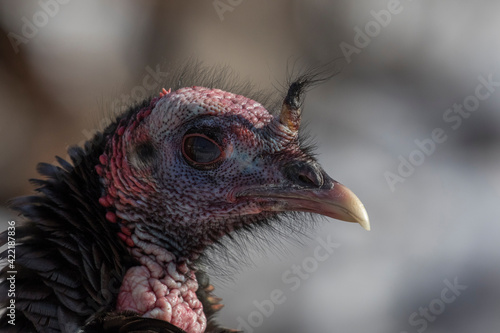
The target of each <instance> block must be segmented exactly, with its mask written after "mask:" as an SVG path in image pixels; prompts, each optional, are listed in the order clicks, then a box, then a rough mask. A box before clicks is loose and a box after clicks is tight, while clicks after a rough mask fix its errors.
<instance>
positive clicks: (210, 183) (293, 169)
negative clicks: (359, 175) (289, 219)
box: [97, 79, 369, 259]
mask: <svg viewBox="0 0 500 333" xmlns="http://www.w3.org/2000/svg"><path fill="white" fill-rule="evenodd" d="M307 84H308V82H307V81H306V80H304V79H302V80H298V81H296V82H293V83H292V84H291V85H290V88H289V91H288V93H287V95H286V97H285V99H284V102H283V106H282V109H281V113H280V115H279V116H276V117H274V116H273V115H272V114H271V113H270V112H268V110H266V109H265V108H264V107H263V106H262V105H261V104H260V103H258V102H256V101H254V100H252V99H249V98H246V97H244V96H241V95H236V94H233V93H230V92H226V91H222V90H219V89H209V88H203V87H187V88H181V89H179V90H177V91H173V92H170V90H169V91H166V90H163V91H162V93H161V94H160V97H159V98H155V99H153V100H151V102H150V103H149V104H148V105H145V106H144V107H143V108H142V109H140V110H138V111H137V112H136V114H135V115H134V116H133V117H129V119H126V120H122V123H120V124H119V125H118V127H117V130H116V131H115V133H114V134H113V135H112V136H111V137H110V138H109V140H108V143H107V146H106V150H105V153H104V154H103V155H102V156H101V158H100V162H101V164H100V165H98V166H97V172H98V173H99V174H100V175H101V177H102V182H103V184H104V188H105V193H103V197H102V198H101V200H100V202H101V204H102V205H104V206H105V207H107V208H108V213H107V215H106V217H107V218H108V220H110V222H114V223H116V222H118V224H119V227H120V232H119V235H120V237H121V238H122V239H123V240H124V241H125V243H126V244H127V245H129V246H133V245H134V242H137V239H135V238H134V234H141V233H143V234H146V235H148V236H147V238H148V239H154V240H155V242H156V243H157V244H158V245H160V246H162V247H164V248H166V249H168V251H170V252H172V253H174V254H175V255H176V256H178V257H181V258H191V259H192V258H196V257H197V256H198V255H199V254H200V253H201V252H202V250H203V249H204V248H205V247H206V246H208V245H210V244H212V243H213V242H215V241H217V240H218V239H219V238H221V237H222V236H223V235H225V234H228V233H230V232H232V231H233V230H236V229H240V228H242V227H244V226H245V225H249V224H252V223H256V222H258V221H262V220H265V219H267V218H269V217H272V216H275V215H277V214H279V213H280V212H285V211H302V212H313V213H319V214H323V215H326V216H330V217H334V218H337V219H340V220H345V221H352V222H359V223H360V224H361V225H362V226H363V227H365V228H367V229H368V228H369V224H368V217H367V215H366V211H365V210H364V207H363V205H362V204H361V202H360V201H359V199H358V198H357V197H356V196H355V195H354V194H353V193H352V192H350V191H349V190H348V189H347V188H346V187H344V186H342V185H341V184H339V183H337V182H335V181H334V180H332V179H331V178H330V177H329V176H328V175H327V174H326V173H325V171H324V170H323V169H322V168H321V166H320V165H319V164H318V163H317V162H316V161H315V159H314V158H313V157H312V156H311V155H310V154H308V153H307V152H306V150H305V149H303V147H301V145H300V141H299V139H298V130H299V127H300V108H301V103H302V94H303V92H304V90H305V87H306V86H307Z"/></svg>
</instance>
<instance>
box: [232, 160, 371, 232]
mask: <svg viewBox="0 0 500 333" xmlns="http://www.w3.org/2000/svg"><path fill="white" fill-rule="evenodd" d="M285 175H286V178H287V180H288V182H287V183H286V184H285V185H282V186H280V185H264V186H257V187H251V188H247V189H246V190H243V191H241V192H240V193H238V195H237V196H238V197H240V198H241V197H245V198H255V199H260V200H261V201H263V202H268V203H270V205H269V206H265V207H268V208H266V209H265V210H270V211H277V212H284V211H299V212H309V213H316V214H321V215H325V216H328V217H332V218H334V219H337V220H341V221H347V222H356V223H359V224H360V225H361V226H362V227H363V228H365V229H366V230H370V221H369V219H368V213H367V212H366V209H365V207H364V206H363V203H361V200H359V198H358V197H357V196H356V195H355V194H354V193H353V192H352V191H351V190H350V189H348V188H347V187H346V186H344V185H342V184H340V183H339V182H336V181H334V180H333V179H331V178H330V177H329V176H328V175H327V174H326V173H325V172H324V171H323V170H321V169H320V168H319V167H318V166H315V165H310V164H302V163H301V164H299V165H297V164H294V165H292V166H291V167H288V168H286V171H285Z"/></svg>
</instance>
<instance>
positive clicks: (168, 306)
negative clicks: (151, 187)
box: [116, 227, 207, 333]
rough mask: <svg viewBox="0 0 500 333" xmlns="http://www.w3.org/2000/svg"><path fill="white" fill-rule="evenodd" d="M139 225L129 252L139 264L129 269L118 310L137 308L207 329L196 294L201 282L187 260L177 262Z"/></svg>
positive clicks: (193, 330)
mask: <svg viewBox="0 0 500 333" xmlns="http://www.w3.org/2000/svg"><path fill="white" fill-rule="evenodd" d="M150 237H151V236H149V235H148V234H147V233H146V232H144V231H143V230H141V228H140V227H137V228H134V232H133V233H132V234H131V235H130V238H131V239H132V240H133V242H134V246H133V247H131V248H130V249H129V251H130V254H131V255H132V256H133V257H134V258H135V259H136V260H137V261H138V263H140V265H139V266H135V267H131V268H129V269H128V271H127V272H126V274H125V276H124V278H123V282H122V286H121V288H120V291H119V294H118V300H117V305H116V310H118V311H125V310H129V311H134V312H137V313H139V314H140V315H142V316H143V317H147V318H155V319H161V320H165V321H168V322H170V323H172V324H174V325H176V326H178V327H180V328H182V329H183V330H185V331H186V332H189V333H201V332H204V331H205V328H206V325H207V319H206V316H205V314H204V312H203V305H202V303H201V302H200V300H199V299H198V297H197V296H196V291H197V290H198V282H197V280H196V277H195V271H194V269H192V268H190V267H189V266H190V265H189V263H188V262H187V261H182V262H178V261H177V260H176V258H175V256H174V255H173V254H172V253H171V252H169V251H167V250H166V249H164V248H163V247H161V246H158V245H156V244H153V243H151V241H150Z"/></svg>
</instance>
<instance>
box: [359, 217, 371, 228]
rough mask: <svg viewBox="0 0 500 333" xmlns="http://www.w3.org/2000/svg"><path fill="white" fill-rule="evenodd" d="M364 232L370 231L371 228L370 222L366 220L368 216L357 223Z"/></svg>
mask: <svg viewBox="0 0 500 333" xmlns="http://www.w3.org/2000/svg"><path fill="white" fill-rule="evenodd" d="M358 223H359V224H360V225H361V226H362V227H363V228H364V229H365V230H366V231H370V230H371V227H370V221H369V220H368V216H366V219H364V220H360V221H359V222H358Z"/></svg>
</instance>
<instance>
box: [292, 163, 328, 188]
mask: <svg viewBox="0 0 500 333" xmlns="http://www.w3.org/2000/svg"><path fill="white" fill-rule="evenodd" d="M285 175H286V177H287V178H288V179H289V180H291V181H292V182H293V183H295V184H296V185H301V186H307V187H316V188H317V187H321V186H323V183H324V181H323V175H322V172H321V169H319V168H318V167H316V166H315V165H311V164H309V163H305V162H302V163H294V164H291V165H288V166H287V167H285Z"/></svg>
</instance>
